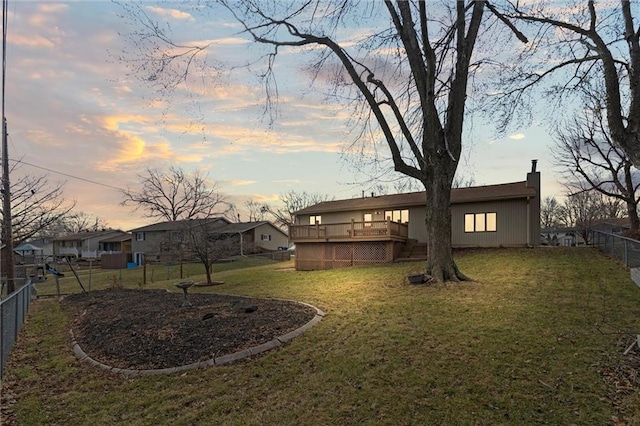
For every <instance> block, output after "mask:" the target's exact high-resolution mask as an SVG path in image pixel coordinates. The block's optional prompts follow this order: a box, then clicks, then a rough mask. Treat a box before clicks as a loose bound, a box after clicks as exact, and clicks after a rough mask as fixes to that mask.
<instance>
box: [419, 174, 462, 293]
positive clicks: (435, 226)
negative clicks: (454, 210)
mask: <svg viewBox="0 0 640 426" xmlns="http://www.w3.org/2000/svg"><path fill="white" fill-rule="evenodd" d="M441 173H442V174H440V175H439V176H438V174H439V173H435V174H434V175H432V177H431V178H430V179H425V181H424V182H423V184H424V186H425V189H426V193H427V199H426V213H427V214H426V217H425V225H426V227H427V266H426V270H425V272H426V273H427V274H428V275H430V276H432V277H433V278H434V279H435V280H436V281H437V282H444V281H464V280H468V279H469V278H467V277H466V276H465V275H464V274H462V273H461V272H460V271H459V270H458V267H457V265H456V263H455V261H454V260H453V252H452V249H451V180H450V179H444V178H443V175H444V174H445V173H446V172H441Z"/></svg>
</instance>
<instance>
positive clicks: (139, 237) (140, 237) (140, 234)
mask: <svg viewBox="0 0 640 426" xmlns="http://www.w3.org/2000/svg"><path fill="white" fill-rule="evenodd" d="M136 241H144V232H136Z"/></svg>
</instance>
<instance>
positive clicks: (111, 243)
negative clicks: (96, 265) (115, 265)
mask: <svg viewBox="0 0 640 426" xmlns="http://www.w3.org/2000/svg"><path fill="white" fill-rule="evenodd" d="M131 238H132V237H131V234H130V233H129V232H124V233H122V234H119V235H116V236H113V237H109V238H105V239H102V240H100V241H98V250H99V251H100V252H102V253H103V254H105V253H107V254H117V253H131Z"/></svg>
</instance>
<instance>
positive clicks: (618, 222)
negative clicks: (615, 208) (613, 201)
mask: <svg viewBox="0 0 640 426" xmlns="http://www.w3.org/2000/svg"><path fill="white" fill-rule="evenodd" d="M630 228H631V224H630V223H629V218H626V217H623V218H620V217H615V218H606V219H596V220H594V221H593V222H592V223H591V229H592V230H595V231H602V232H607V233H609V234H616V235H624V233H625V232H627V231H628V230H629V229H630Z"/></svg>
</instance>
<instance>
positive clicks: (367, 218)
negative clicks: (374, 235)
mask: <svg viewBox="0 0 640 426" xmlns="http://www.w3.org/2000/svg"><path fill="white" fill-rule="evenodd" d="M362 220H363V221H364V226H366V227H371V221H372V220H373V214H371V213H365V214H363V215H362Z"/></svg>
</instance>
